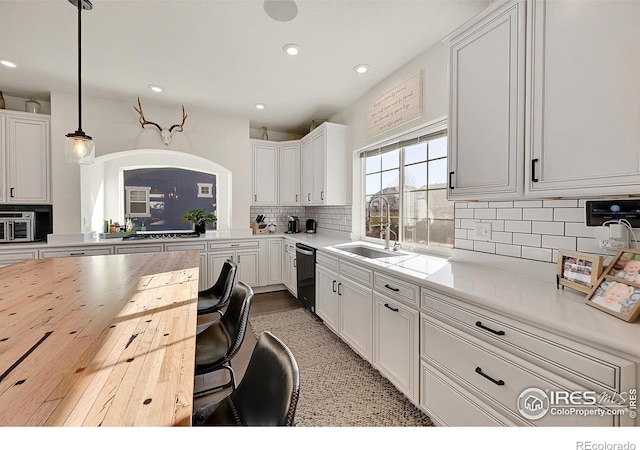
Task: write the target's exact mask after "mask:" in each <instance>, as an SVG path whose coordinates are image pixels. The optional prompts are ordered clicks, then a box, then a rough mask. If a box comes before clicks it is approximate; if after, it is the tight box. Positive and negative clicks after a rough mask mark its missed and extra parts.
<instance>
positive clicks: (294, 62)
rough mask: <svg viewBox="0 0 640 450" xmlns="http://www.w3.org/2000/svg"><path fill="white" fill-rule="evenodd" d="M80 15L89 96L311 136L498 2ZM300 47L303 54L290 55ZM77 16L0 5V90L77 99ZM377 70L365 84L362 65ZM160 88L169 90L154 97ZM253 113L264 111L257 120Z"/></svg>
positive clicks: (129, 2) (101, 9)
mask: <svg viewBox="0 0 640 450" xmlns="http://www.w3.org/2000/svg"><path fill="white" fill-rule="evenodd" d="M92 3H93V9H92V10H91V11H85V12H83V13H82V90H83V94H84V95H91V96H96V97H103V98H111V99H117V100H123V101H130V102H132V105H133V104H135V103H136V98H137V97H138V96H139V97H141V99H142V104H143V106H144V105H145V104H148V103H153V104H156V105H161V106H168V107H173V106H175V107H176V111H177V115H178V117H179V114H180V105H181V104H184V105H185V108H186V110H187V114H188V113H189V111H190V110H195V111H200V112H207V113H213V114H222V115H226V116H232V117H242V118H248V119H249V120H250V126H251V128H260V127H263V126H266V127H267V128H268V129H269V130H277V131H289V130H295V131H297V132H302V130H305V129H306V130H308V125H309V123H310V121H311V119H316V120H326V119H327V118H328V117H330V116H331V115H333V114H334V113H336V112H337V111H339V110H341V109H343V108H344V107H346V106H348V105H349V104H350V103H352V102H353V101H354V100H356V99H357V98H358V97H360V96H361V95H363V94H364V93H365V92H366V91H367V90H369V89H370V88H372V87H373V86H375V85H376V84H377V83H379V82H381V81H382V80H383V79H384V78H385V77H387V76H389V75H390V74H391V73H393V72H394V71H395V70H396V69H398V68H399V67H400V66H402V65H403V64H404V63H406V62H408V61H409V60H411V59H412V58H414V57H416V56H417V55H419V54H420V53H422V52H424V51H425V50H426V49H428V48H429V47H431V46H432V45H433V44H435V43H437V42H439V41H440V40H441V39H442V38H443V37H444V36H446V35H447V34H448V33H450V32H451V31H453V30H454V29H455V28H457V27H458V26H459V25H461V24H462V23H463V22H465V21H466V20H468V19H470V18H471V17H473V16H474V15H475V14H477V13H478V12H479V11H480V10H482V9H483V8H484V7H485V6H486V5H487V4H488V3H489V2H487V1H480V0H467V1H463V0H413V1H403V0H386V1H385V0H339V1H331V0H297V1H296V4H297V9H298V14H297V16H296V17H295V18H294V19H293V20H291V21H288V22H283V21H277V20H274V19H272V18H271V17H269V16H268V15H267V14H266V12H265V9H264V5H263V3H264V2H263V1H262V0H234V1H230V0H200V1H192V0H92ZM287 43H296V44H298V45H299V46H300V48H301V52H300V54H299V55H297V56H295V57H291V56H288V55H286V54H285V53H284V52H283V50H282V47H283V46H284V45H285V44H287ZM77 44H78V40H77V9H76V8H75V7H74V6H73V5H72V4H71V3H69V1H68V0H0V59H3V58H4V59H8V60H11V61H13V62H15V63H17V64H18V68H17V69H8V68H6V67H4V66H1V65H0V91H3V92H4V93H5V95H11V96H16V97H31V96H35V97H36V98H39V99H41V100H49V93H50V92H52V91H60V92H68V93H77V83H78V79H77ZM361 63H364V64H368V65H369V66H370V70H369V72H368V73H367V74H365V75H358V74H356V73H355V72H354V70H353V67H354V66H355V65H357V64H361ZM149 84H157V85H160V86H162V87H163V88H164V89H165V90H164V92H163V93H161V94H155V93H153V92H151V91H150V90H149V89H148V87H147V86H148V85H149ZM255 103H264V104H265V105H266V108H265V109H264V110H262V111H259V110H256V109H255V107H254V104H255Z"/></svg>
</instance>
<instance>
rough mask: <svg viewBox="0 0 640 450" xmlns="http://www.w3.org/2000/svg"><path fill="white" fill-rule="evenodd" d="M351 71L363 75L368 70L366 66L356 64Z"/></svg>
mask: <svg viewBox="0 0 640 450" xmlns="http://www.w3.org/2000/svg"><path fill="white" fill-rule="evenodd" d="M353 70H355V71H356V73H365V72H366V71H367V70H369V66H368V65H366V64H358V65H357V66H355V67H354V68H353Z"/></svg>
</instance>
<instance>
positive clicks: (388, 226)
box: [367, 195, 395, 250]
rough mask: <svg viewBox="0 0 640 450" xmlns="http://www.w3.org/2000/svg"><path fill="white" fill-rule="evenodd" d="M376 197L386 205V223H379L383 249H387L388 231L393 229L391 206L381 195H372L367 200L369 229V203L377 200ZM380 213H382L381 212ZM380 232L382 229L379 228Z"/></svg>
mask: <svg viewBox="0 0 640 450" xmlns="http://www.w3.org/2000/svg"><path fill="white" fill-rule="evenodd" d="M377 199H379V200H384V202H385V204H386V205H387V221H386V223H384V224H381V226H382V227H383V229H384V248H385V250H389V232H390V231H393V230H391V207H390V206H389V200H387V199H386V198H384V197H383V196H382V195H374V196H373V197H371V200H369V206H367V217H368V222H369V231H371V204H372V203H373V201H374V200H377ZM380 215H382V212H381V214H380ZM380 232H381V233H382V230H380ZM394 234H395V233H394Z"/></svg>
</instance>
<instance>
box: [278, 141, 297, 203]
mask: <svg viewBox="0 0 640 450" xmlns="http://www.w3.org/2000/svg"><path fill="white" fill-rule="evenodd" d="M279 185H280V205H281V206H298V205H300V143H299V142H298V141H296V142H295V143H284V142H282V143H280V183H279Z"/></svg>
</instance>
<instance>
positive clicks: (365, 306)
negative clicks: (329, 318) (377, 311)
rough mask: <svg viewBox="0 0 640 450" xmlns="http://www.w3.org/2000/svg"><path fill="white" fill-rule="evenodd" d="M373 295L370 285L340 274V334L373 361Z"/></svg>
mask: <svg viewBox="0 0 640 450" xmlns="http://www.w3.org/2000/svg"><path fill="white" fill-rule="evenodd" d="M340 263H341V265H342V261H341V262H340ZM372 296H373V291H372V289H371V288H370V287H366V286H363V285H361V284H359V283H356V282H354V281H352V280H350V279H349V278H346V277H343V276H342V274H341V275H340V279H339V281H338V308H339V319H338V335H339V336H340V337H341V338H342V340H344V341H345V342H346V343H347V344H349V346H351V348H352V349H354V350H355V351H356V352H357V353H359V354H360V356H362V357H363V358H364V359H366V360H367V361H371V314H372V306H371V299H372Z"/></svg>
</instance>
